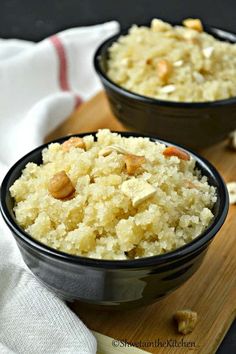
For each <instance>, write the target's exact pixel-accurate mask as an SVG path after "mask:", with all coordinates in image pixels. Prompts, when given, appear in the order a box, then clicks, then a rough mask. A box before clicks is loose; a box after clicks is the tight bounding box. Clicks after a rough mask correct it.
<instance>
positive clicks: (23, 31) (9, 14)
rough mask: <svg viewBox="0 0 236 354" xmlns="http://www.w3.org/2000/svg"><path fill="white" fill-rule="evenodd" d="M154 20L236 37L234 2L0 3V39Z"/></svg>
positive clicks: (233, 336) (224, 347) (229, 348)
mask: <svg viewBox="0 0 236 354" xmlns="http://www.w3.org/2000/svg"><path fill="white" fill-rule="evenodd" d="M153 17H159V18H162V19H164V20H167V21H174V22H181V20H182V19H184V18H186V17H198V18H201V20H202V21H203V23H206V24H208V25H210V26H213V27H219V28H222V29H226V30H229V31H232V32H235V33H236V0H215V1H214V0H115V1H114V0H44V1H43V0H41V1H39V0H0V38H12V37H14V38H23V39H27V40H33V41H39V40H41V39H43V38H45V37H47V36H49V35H51V34H53V33H55V32H58V31H61V30H63V29H65V28H69V27H76V26H84V25H91V24H95V23H101V22H104V21H108V20H114V19H116V20H118V21H119V22H120V24H121V26H122V27H127V26H129V25H131V24H133V23H147V22H149V21H150V19H152V18H153ZM224 353H228V354H234V353H236V321H235V322H234V324H233V325H232V327H231V329H230V331H229V333H228V334H227V336H226V337H225V339H224V341H223V343H222V344H221V346H220V348H219V350H218V351H217V354H224ZM203 354H204V353H203Z"/></svg>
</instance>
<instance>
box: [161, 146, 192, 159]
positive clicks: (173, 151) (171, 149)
mask: <svg viewBox="0 0 236 354" xmlns="http://www.w3.org/2000/svg"><path fill="white" fill-rule="evenodd" d="M163 155H165V156H168V157H171V156H176V157H178V158H179V159H180V160H185V161H187V160H190V155H189V154H188V153H187V152H186V151H183V150H181V149H179V148H177V147H175V146H168V147H167V148H166V149H165V150H164V151H163Z"/></svg>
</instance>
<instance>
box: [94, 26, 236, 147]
mask: <svg viewBox="0 0 236 354" xmlns="http://www.w3.org/2000/svg"><path fill="white" fill-rule="evenodd" d="M205 30H206V32H208V33H210V34H211V35H213V36H214V37H215V38H217V39H219V40H223V41H228V42H232V43H236V35H235V34H233V33H229V32H226V31H222V30H220V29H217V28H210V27H207V28H206V29H205ZM125 34H127V31H122V32H121V33H120V34H118V35H115V36H113V37H111V38H109V39H108V40H106V41H105V42H104V43H102V44H101V46H100V47H99V48H98V50H97V52H96V53H95V57H94V66H95V70H96V72H97V74H98V75H99V77H100V79H101V81H102V84H103V86H104V88H105V91H106V94H107V97H108V100H109V103H110V107H111V110H112V112H113V113H114V115H115V116H116V117H117V118H118V119H119V120H120V121H121V123H122V124H123V125H124V126H125V127H127V128H128V129H129V130H132V131H137V132H141V133H145V134H155V135H157V136H158V137H159V138H160V139H166V140H170V141H173V142H175V143H177V144H182V145H184V146H185V147H189V148H193V149H195V150H196V149H200V148H204V147H207V146H210V145H213V144H215V143H217V142H219V141H221V140H223V139H225V138H226V137H227V136H228V134H229V133H230V132H231V131H232V130H234V129H236V97H234V98H230V99H225V100H219V101H212V102H201V103H188V102H186V103H185V102H172V101H164V100H158V99H154V98H149V97H146V96H141V95H139V94H136V93H133V92H130V91H128V90H126V89H124V88H122V87H120V86H118V85H117V84H115V83H114V82H113V81H111V80H110V79H109V78H108V76H107V74H106V71H107V59H108V56H109V48H110V47H111V45H112V44H113V43H114V42H116V41H117V40H118V38H119V37H120V36H121V35H125Z"/></svg>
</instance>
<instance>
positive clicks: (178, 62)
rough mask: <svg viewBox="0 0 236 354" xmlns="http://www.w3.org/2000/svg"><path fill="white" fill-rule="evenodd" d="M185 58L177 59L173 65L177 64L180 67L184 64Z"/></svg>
mask: <svg viewBox="0 0 236 354" xmlns="http://www.w3.org/2000/svg"><path fill="white" fill-rule="evenodd" d="M183 63H184V62H183V60H177V61H175V62H174V64H173V66H175V67H176V68H178V67H179V66H182V65H183Z"/></svg>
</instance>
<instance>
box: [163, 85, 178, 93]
mask: <svg viewBox="0 0 236 354" xmlns="http://www.w3.org/2000/svg"><path fill="white" fill-rule="evenodd" d="M175 90H176V87H175V85H166V86H163V87H162V88H161V89H160V91H161V92H163V93H172V92H174V91H175Z"/></svg>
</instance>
